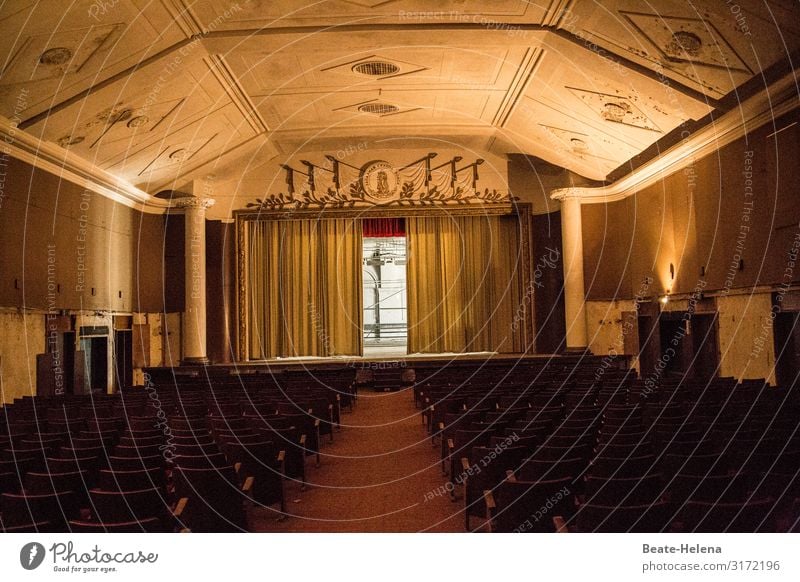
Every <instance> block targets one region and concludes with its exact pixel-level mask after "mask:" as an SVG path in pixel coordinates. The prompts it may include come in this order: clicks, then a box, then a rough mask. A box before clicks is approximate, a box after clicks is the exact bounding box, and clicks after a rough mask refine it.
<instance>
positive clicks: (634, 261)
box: [582, 110, 800, 381]
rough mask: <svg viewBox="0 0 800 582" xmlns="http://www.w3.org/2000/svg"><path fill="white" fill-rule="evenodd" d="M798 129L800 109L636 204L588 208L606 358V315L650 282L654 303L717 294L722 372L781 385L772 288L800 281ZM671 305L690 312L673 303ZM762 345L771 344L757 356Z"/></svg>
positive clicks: (589, 270)
mask: <svg viewBox="0 0 800 582" xmlns="http://www.w3.org/2000/svg"><path fill="white" fill-rule="evenodd" d="M798 122H800V110H796V111H794V112H792V113H790V114H787V115H786V116H784V117H783V118H781V119H777V120H775V121H774V122H773V123H770V124H768V125H767V126H764V127H762V128H759V129H756V130H754V131H753V132H751V133H750V134H748V135H747V136H745V137H742V138H741V139H739V140H737V141H735V142H733V143H731V144H729V145H728V146H725V147H723V148H722V149H720V150H719V151H717V152H715V153H714V154H712V155H709V156H707V157H705V158H702V159H699V160H696V161H694V162H693V163H692V164H690V165H689V166H687V167H686V168H684V169H682V170H681V171H679V172H676V173H674V174H672V175H669V176H666V177H665V178H664V179H662V180H660V181H659V182H657V183H656V184H654V185H651V186H649V187H647V188H645V189H643V190H642V191H640V192H638V193H636V194H635V195H633V196H631V197H628V198H626V199H624V200H621V201H618V202H613V203H610V204H591V205H584V207H583V210H582V213H583V229H584V230H583V240H584V253H585V256H584V275H585V280H586V291H587V299H588V300H589V308H590V315H589V316H588V323H589V334H590V337H592V336H596V337H594V338H593V339H592V348H593V351H594V350H595V349H596V350H599V351H596V352H595V353H601V354H602V353H607V352H608V347H607V346H605V344H606V343H607V341H606V337H605V335H606V334H605V333H604V332H599V331H598V330H599V329H600V328H601V327H602V325H600V324H598V323H597V322H596V321H595V320H598V321H599V319H602V318H598V310H600V311H602V310H603V309H606V307H604V306H605V305H608V304H609V303H610V302H613V301H615V300H618V299H632V298H633V297H634V296H635V295H636V293H637V289H639V288H641V286H642V282H643V281H645V280H647V278H649V277H650V278H652V284H651V285H649V286H648V287H649V289H648V295H650V296H661V295H664V294H666V293H670V294H672V295H678V296H679V298H682V299H683V300H684V303H686V304H687V305H688V302H687V301H686V297H687V295H691V294H692V293H693V292H696V291H702V293H703V295H704V296H705V297H716V308H717V310H718V312H719V333H720V342H719V343H720V365H721V369H720V374H721V375H723V376H735V377H737V378H768V379H771V380H772V381H774V374H773V367H774V362H775V355H774V348H773V345H772V330H771V327H770V321H771V320H770V310H771V308H772V297H771V291H773V290H777V289H779V288H780V287H781V286H783V285H790V284H794V283H798V282H800V269H796V268H795V267H794V265H793V264H792V262H791V260H792V259H791V257H790V256H789V254H790V251H791V249H792V246H793V245H794V244H796V243H795V241H796V239H797V237H799V236H800V203H798V198H797V192H798V191H800V174H799V173H798V172H797V171H796V162H797V160H798V159H800V123H798ZM792 124H794V125H792ZM776 132H777V133H776ZM740 259H741V263H740ZM670 264H671V265H672V267H673V269H674V277H673V275H672V274H671V273H670ZM592 302H599V303H598V304H597V305H594V306H593V305H592ZM668 308H669V309H681V308H683V309H685V308H686V305H682V304H680V303H676V302H674V301H672V302H670V304H669V307H668ZM762 336H765V337H762ZM759 338H761V340H762V341H761V343H762V344H763V346H762V347H761V348H759V349H756V346H757V345H759V344H757V341H758V340H759Z"/></svg>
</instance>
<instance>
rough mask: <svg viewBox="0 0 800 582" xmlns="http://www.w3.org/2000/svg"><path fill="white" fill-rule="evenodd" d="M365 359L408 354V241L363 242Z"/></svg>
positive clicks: (393, 238) (388, 238)
mask: <svg viewBox="0 0 800 582" xmlns="http://www.w3.org/2000/svg"><path fill="white" fill-rule="evenodd" d="M362 247H363V261H362V269H363V306H364V329H363V333H364V356H367V357H370V356H372V357H374V356H398V355H403V356H404V355H406V354H407V352H408V319H407V309H406V306H407V302H406V301H407V299H406V256H407V255H406V237H405V236H380V237H370V236H364V238H363V243H362Z"/></svg>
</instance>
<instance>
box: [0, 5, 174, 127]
mask: <svg viewBox="0 0 800 582" xmlns="http://www.w3.org/2000/svg"><path fill="white" fill-rule="evenodd" d="M65 7H68V10H66V11H65ZM145 7H146V8H147V9H146V10H144V8H145ZM0 30H2V32H3V34H0V67H2V74H0V113H2V114H3V115H5V116H7V117H11V116H13V115H16V116H17V117H19V118H20V119H27V118H29V117H31V116H33V115H35V114H37V113H40V112H41V111H43V110H45V109H47V108H48V107H51V106H52V105H54V104H55V103H57V102H59V101H60V100H63V99H66V98H68V97H71V96H73V95H75V94H77V93H79V92H80V91H82V90H85V89H88V88H90V87H92V86H93V85H96V84H97V83H98V82H101V81H103V80H105V79H108V78H110V77H111V76H112V75H114V74H116V73H119V72H122V71H124V70H126V69H127V68H129V67H132V66H136V65H137V64H138V63H141V62H142V61H143V60H144V59H147V58H148V57H151V56H153V55H155V54H157V53H158V52H159V51H160V50H162V49H165V48H167V47H169V46H172V45H173V44H175V43H176V42H179V41H181V40H183V39H184V38H185V36H184V35H183V34H182V33H181V32H180V30H179V29H178V27H176V26H175V25H173V24H171V19H170V16H169V12H168V11H167V10H166V9H165V8H164V7H163V6H162V5H161V4H159V3H157V2H146V1H144V0H137V1H130V2H96V1H94V0H92V1H90V0H76V1H74V2H69V3H68V4H65V3H64V2H61V1H59V0H42V1H40V2H30V3H20V2H5V3H3V5H2V6H0ZM20 95H22V96H24V99H23V100H22V102H23V103H22V106H21V107H20V99H19V96H20ZM10 103H12V104H13V105H12V106H9V104H10Z"/></svg>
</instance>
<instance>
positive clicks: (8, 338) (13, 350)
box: [0, 311, 45, 402]
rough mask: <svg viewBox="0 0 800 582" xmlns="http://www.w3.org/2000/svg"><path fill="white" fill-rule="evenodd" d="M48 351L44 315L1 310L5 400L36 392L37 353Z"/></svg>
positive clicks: (0, 382) (0, 383)
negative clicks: (46, 348) (46, 349)
mask: <svg viewBox="0 0 800 582" xmlns="http://www.w3.org/2000/svg"><path fill="white" fill-rule="evenodd" d="M44 350H45V317H44V315H43V314H42V313H17V312H16V311H0V390H2V401H3V402H12V401H13V400H14V399H15V398H21V397H23V396H31V395H33V394H34V393H35V391H36V354H41V353H43V352H44Z"/></svg>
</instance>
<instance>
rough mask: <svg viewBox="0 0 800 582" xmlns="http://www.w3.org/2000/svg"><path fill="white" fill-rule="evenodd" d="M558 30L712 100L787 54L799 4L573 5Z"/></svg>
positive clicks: (796, 31) (799, 25)
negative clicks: (639, 64)
mask: <svg viewBox="0 0 800 582" xmlns="http://www.w3.org/2000/svg"><path fill="white" fill-rule="evenodd" d="M560 28H561V29H562V30H565V31H567V32H570V33H572V34H575V35H577V36H579V37H580V38H581V39H585V40H586V41H587V45H589V44H592V43H596V44H597V45H599V46H601V47H603V48H607V49H610V50H612V51H614V52H616V53H618V54H620V55H622V56H624V57H625V58H630V59H632V60H633V61H635V62H638V63H641V64H643V65H645V66H647V67H657V70H663V74H664V75H665V76H666V77H668V78H670V79H674V80H675V81H677V82H679V83H683V84H687V85H689V86H692V87H694V88H696V89H697V90H698V91H701V92H703V93H705V94H707V95H708V96H709V97H711V98H714V99H718V98H720V97H722V96H723V95H725V94H727V93H729V92H730V91H731V90H733V89H734V88H735V87H736V86H737V85H739V84H740V83H742V82H743V81H745V80H747V79H748V78H750V77H752V75H753V74H754V72H756V71H759V70H762V69H764V68H765V67H767V66H769V65H771V64H773V63H774V62H776V61H777V60H778V59H780V58H783V57H785V56H786V54H787V45H790V46H793V47H796V46H797V39H798V37H799V36H800V15H798V5H797V3H796V2H795V3H789V2H768V3H766V2H763V1H762V0H741V1H737V2H735V3H733V2H717V1H714V0H696V1H693V2H684V1H682V0H664V1H663V2H658V3H657V4H650V3H645V2H641V1H637V0H612V1H610V2H603V3H602V4H600V3H593V2H576V3H574V5H573V8H572V10H571V11H570V13H569V15H568V16H566V17H565V18H564V19H562V22H561V24H560Z"/></svg>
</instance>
